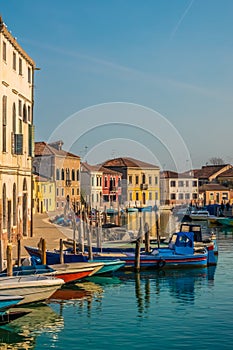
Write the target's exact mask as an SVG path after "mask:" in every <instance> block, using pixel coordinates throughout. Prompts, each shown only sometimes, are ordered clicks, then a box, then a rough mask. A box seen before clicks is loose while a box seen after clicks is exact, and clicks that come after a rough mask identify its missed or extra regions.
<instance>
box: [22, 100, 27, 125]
mask: <svg viewBox="0 0 233 350" xmlns="http://www.w3.org/2000/svg"><path fill="white" fill-rule="evenodd" d="M23 121H24V123H27V108H26V105H25V103H24V105H23Z"/></svg>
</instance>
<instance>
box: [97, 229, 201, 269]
mask: <svg viewBox="0 0 233 350" xmlns="http://www.w3.org/2000/svg"><path fill="white" fill-rule="evenodd" d="M116 258H117V259H120V260H124V261H125V268H126V269H127V268H128V269H132V268H134V267H135V253H127V252H125V253H98V254H96V255H95V260H98V259H100V260H103V259H108V260H109V259H116ZM207 265H208V251H207V248H206V247H202V248H200V249H199V250H198V251H197V250H195V249H194V233H193V232H177V235H176V240H175V242H172V244H170V245H169V246H168V247H163V248H156V249H153V250H152V251H151V252H150V253H140V268H141V269H148V268H153V269H162V268H163V269H167V268H184V267H189V268H194V267H205V266H207Z"/></svg>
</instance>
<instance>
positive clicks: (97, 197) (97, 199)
mask: <svg viewBox="0 0 233 350" xmlns="http://www.w3.org/2000/svg"><path fill="white" fill-rule="evenodd" d="M96 202H97V203H98V202H99V193H96Z"/></svg>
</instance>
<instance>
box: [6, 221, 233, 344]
mask: <svg viewBox="0 0 233 350" xmlns="http://www.w3.org/2000/svg"><path fill="white" fill-rule="evenodd" d="M172 220H173V219H172ZM205 228H206V227H205ZM206 229H207V228H206ZM208 229H211V230H212V232H214V233H215V234H216V237H217V241H218V246H219V257H218V264H217V266H216V267H209V268H204V269H201V268H200V269H198V268H197V269H194V270H189V269H187V270H174V271H173V270H170V271H166V270H164V271H162V270H160V271H154V272H152V271H150V272H149V271H148V272H141V273H140V274H138V275H135V274H134V273H123V272H122V273H117V274H116V275H115V276H113V277H94V276H93V277H92V278H90V279H89V280H86V281H82V282H80V283H78V284H77V285H76V286H75V287H73V288H69V289H68V288H67V289H63V290H61V291H59V292H58V293H56V294H55V295H54V297H53V298H52V299H51V300H50V301H49V302H48V303H47V304H40V305H36V306H33V307H32V306H31V307H29V306H27V309H30V311H31V312H30V314H28V315H26V316H24V317H22V318H21V319H18V320H16V321H14V322H12V323H10V324H8V325H7V326H4V327H1V328H0V349H37V350H42V349H43V350H44V349H59V350H62V349H85V350H89V349H94V350H105V349H106V350H107V349H113V350H119V349H121V350H124V349H129V348H131V349H140V350H144V349H145V350H148V349H151V348H153V349H157V348H159V349H175V350H176V349H177V350H178V349H179V350H180V349H192V350H193V349H198V350H202V349H203V350H204V349H211V350H214V349H220V348H221V349H232V343H233V268H232V266H233V228H217V227H211V228H208ZM25 308H26V307H25Z"/></svg>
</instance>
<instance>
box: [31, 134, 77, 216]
mask: <svg viewBox="0 0 233 350" xmlns="http://www.w3.org/2000/svg"><path fill="white" fill-rule="evenodd" d="M62 146H63V142H62V141H57V142H53V143H50V144H48V143H46V142H36V143H35V157H34V159H33V170H34V172H35V173H37V174H39V175H40V176H41V177H46V178H50V179H51V181H53V182H54V183H55V197H54V198H55V203H56V207H55V210H56V211H59V212H64V210H65V207H66V204H67V201H68V202H69V204H70V205H71V206H72V208H73V209H74V210H75V211H77V210H78V209H79V208H80V179H79V174H80V157H79V156H77V155H75V154H73V153H70V152H66V151H64V150H63V149H62Z"/></svg>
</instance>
